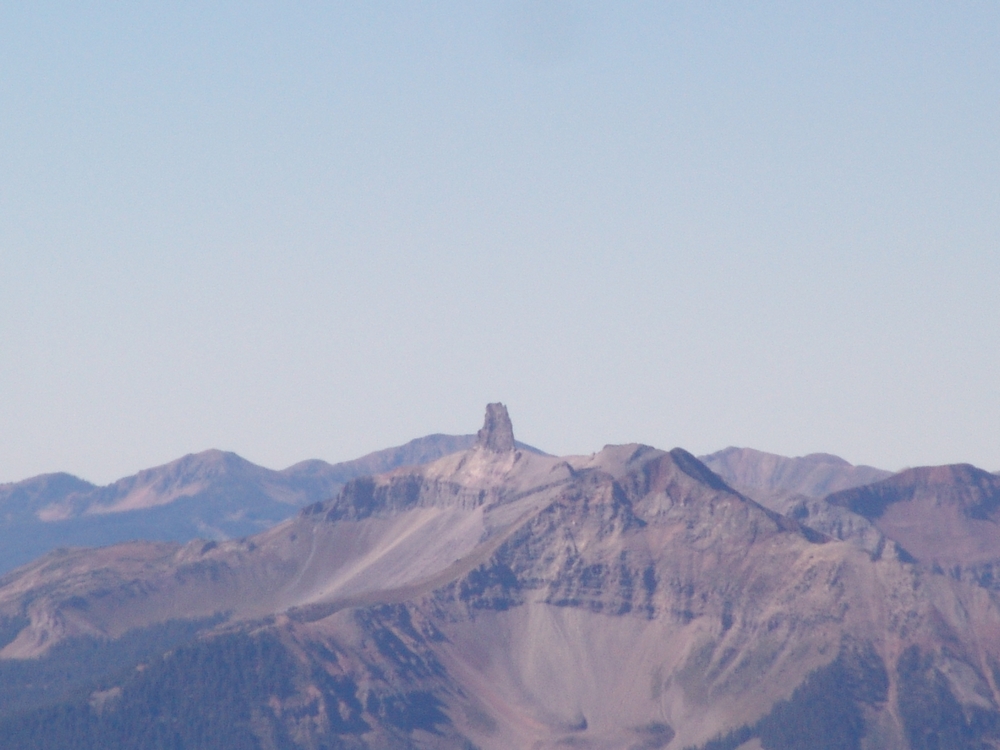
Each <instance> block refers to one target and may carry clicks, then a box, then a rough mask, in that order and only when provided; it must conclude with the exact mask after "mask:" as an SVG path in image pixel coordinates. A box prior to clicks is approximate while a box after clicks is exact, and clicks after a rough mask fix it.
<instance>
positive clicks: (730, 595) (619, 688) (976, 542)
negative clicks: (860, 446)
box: [0, 404, 1000, 750]
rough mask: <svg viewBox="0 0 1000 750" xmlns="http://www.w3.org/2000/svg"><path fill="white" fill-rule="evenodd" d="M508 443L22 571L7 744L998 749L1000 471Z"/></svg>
mask: <svg viewBox="0 0 1000 750" xmlns="http://www.w3.org/2000/svg"><path fill="white" fill-rule="evenodd" d="M513 435H514V433H513V428H512V426H511V422H510V418H509V415H508V413H507V410H506V409H505V408H504V407H503V406H502V405H500V404H491V405H489V406H488V408H487V414H486V420H485V423H484V426H483V429H482V430H480V431H479V433H478V435H476V436H475V437H474V438H473V439H472V440H471V441H470V442H469V444H468V445H467V446H465V447H463V448H462V449H460V450H458V451H456V452H450V451H449V452H447V453H446V454H445V453H444V452H442V453H443V454H442V455H441V456H440V457H437V458H435V459H434V460H428V461H424V462H419V463H416V462H415V463H414V464H412V465H409V466H400V467H397V468H390V469H389V470H387V471H381V472H375V473H373V474H372V475H366V476H361V475H358V476H355V477H353V478H351V479H350V480H349V481H347V482H346V483H345V484H344V485H343V486H342V487H341V488H340V489H339V491H337V492H336V494H335V495H332V496H331V497H329V498H324V499H320V500H319V501H316V502H312V503H311V504H308V505H305V507H303V508H302V510H301V511H300V512H298V514H297V515H295V516H294V517H293V518H289V519H288V520H285V521H283V522H281V523H279V524H277V525H275V526H273V527H272V528H269V529H267V530H264V531H262V532H261V533H258V534H256V535H253V536H249V537H246V538H242V539H230V540H209V541H206V540H193V541H189V542H186V543H184V544H180V543H176V542H164V541H143V542H139V541H134V542H130V543H127V544H121V545H117V546H112V547H105V548H102V549H93V550H88V549H68V550H65V549H64V550H58V551H55V552H52V553H50V554H48V555H45V556H44V557H41V558H40V559H38V560H35V561H34V562H32V563H30V564H27V565H24V566H22V567H20V568H18V569H17V570H15V571H13V572H11V573H8V574H7V575H6V576H4V577H3V578H2V579H0V647H2V648H0V746H2V747H4V748H29V747H30V748H98V747H100V748H102V749H104V748H109V749H112V750H114V749H116V748H123V749H124V748H137V749H138V748H143V749H144V750H145V749H147V748H213V749H218V750H227V749H228V748H234V749H235V748H240V749H241V750H242V749H243V748H251V749H252V748H260V749H261V750H270V749H271V748H281V749H282V750H285V749H287V750H292V749H293V748H309V749H310V750H311V749H313V748H331V749H332V748H351V749H355V750H363V749H366V748H390V749H392V748H400V749H402V748H427V749H428V750H430V749H432V748H442V749H444V748H448V749H451V748H454V749H455V750H472V749H473V748H478V749H479V750H494V749H495V750H500V749H504V750H506V749H507V748H539V749H543V748H552V749H555V748H566V747H575V748H607V749H609V750H610V749H611V748H615V749H617V748H622V749H628V750H640V749H647V750H648V749H655V748H667V749H668V750H675V749H676V750H682V749H685V750H762V749H763V750H807V749H808V750H874V749H875V748H880V749H882V748H884V749H886V750H930V749H932V748H934V749H936V750H942V749H943V748H956V749H958V750H965V749H968V750H973V748H974V749H975V750H981V749H982V748H990V747H1000V600H998V598H997V594H996V593H995V592H994V588H993V586H992V584H991V581H990V580H988V579H987V578H986V577H984V576H983V575H980V576H979V577H978V578H977V577H976V575H974V571H980V573H982V571H983V570H985V569H986V567H985V566H988V565H989V564H990V563H991V561H992V560H993V559H995V558H991V557H990V555H992V554H993V547H991V546H990V543H989V540H990V539H992V538H995V537H991V536H990V534H991V532H992V531H994V530H995V528H994V527H995V526H996V524H997V522H998V519H997V514H996V512H995V511H996V507H997V505H998V503H997V502H995V501H996V499H997V495H996V494H995V490H996V484H995V480H996V477H995V475H990V474H987V473H985V472H979V470H974V469H972V467H943V468H939V469H935V470H909V471H908V472H901V473H900V474H896V475H891V476H890V475H888V473H887V472H879V470H877V469H870V467H852V466H851V465H850V464H847V463H846V462H842V461H840V460H839V459H835V458H834V457H829V456H807V457H805V458H803V459H782V458H781V457H775V456H770V455H769V454H761V453H758V452H750V451H748V450H747V449H727V451H723V452H721V454H714V455H713V456H708V457H704V459H703V460H699V459H698V458H696V457H694V456H692V455H691V454H690V453H688V452H686V451H684V450H682V449H679V448H676V449H674V450H671V451H662V450H658V449H655V448H651V447H648V446H643V445H635V444H632V445H617V446H607V447H605V448H604V449H603V450H602V451H600V452H598V453H595V454H592V455H589V456H565V457H555V456H548V455H545V454H541V453H538V452H534V451H531V450H527V449H525V448H524V447H521V446H520V445H519V444H518V443H516V442H515V441H514V437H513ZM946 469H947V470H946ZM73 481H76V482H79V480H72V478H69V479H66V478H63V479H47V480H45V481H44V482H43V481H41V480H39V485H40V486H41V485H45V484H46V482H49V483H50V484H52V485H53V486H54V485H55V484H58V483H59V482H67V483H69V485H70V486H71V491H73V492H85V491H92V490H86V488H82V489H81V488H80V487H79V486H73V485H72V483H73ZM34 491H36V493H37V494H36V497H43V494H44V492H48V491H49V490H45V489H44V487H43V488H42V489H36V490H34ZM61 491H62V490H61V489H59V488H55V489H52V490H51V492H52V493H54V494H52V495H49V496H45V499H44V501H39V502H44V503H50V504H51V503H52V502H53V500H52V498H56V500H58V498H59V497H60V495H59V492H61ZM296 502H301V501H296ZM303 504H304V503H303ZM46 507H47V506H46ZM926 524H931V525H933V526H935V527H936V528H933V529H930V530H924V531H923V532H921V531H920V530H919V527H921V526H922V525H926ZM963 535H964V536H963ZM969 535H971V538H972V540H971V541H969V540H968V539H966V536H969ZM941 540H946V541H947V542H948V544H954V547H953V548H949V549H948V550H943V549H941V548H939V547H938V546H936V545H938V544H939V543H940V542H941ZM962 540H964V541H962ZM958 541H962V543H961V544H959V543H958Z"/></svg>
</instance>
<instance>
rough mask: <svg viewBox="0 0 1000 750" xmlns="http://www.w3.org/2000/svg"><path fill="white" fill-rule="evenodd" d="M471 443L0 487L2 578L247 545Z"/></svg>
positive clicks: (178, 464)
mask: <svg viewBox="0 0 1000 750" xmlns="http://www.w3.org/2000/svg"><path fill="white" fill-rule="evenodd" d="M475 439H476V436H475V435H441V434H435V435H428V436H426V437H422V438H417V439H416V440H411V441H410V442H408V443H406V444H405V445H400V446H397V447H394V448H387V449H385V450H380V451H376V452H374V453H369V454H368V455H366V456H362V457H361V458H358V459H354V460H353V461H345V462H342V463H338V464H328V463H326V462H325V461H320V460H315V459H314V460H309V461H302V462H300V463H297V464H295V465H293V466H289V467H288V468H287V469H284V470H282V471H274V470H271V469H266V468H264V467H262V466H257V465H256V464H253V463H251V462H250V461H247V460H246V459H243V458H240V457H239V456H238V455H236V454H235V453H230V452H224V451H219V450H208V451H203V452H202V453H193V454H189V455H187V456H183V457H182V458H179V459H177V460H176V461H171V462H170V463H168V464H164V465H163V466H157V467H154V468H151V469H145V470H144V471H140V472H139V473H138V474H135V475H133V476H130V477H125V478H123V479H119V480H118V481H116V482H113V483H112V484H109V485H106V486H103V487H98V486H96V485H93V484H91V483H90V482H87V481H84V480H82V479H79V478H78V477H75V476H72V475H70V474H66V473H56V474H43V475H41V476H37V477H33V478H31V479H26V480H24V481H21V482H15V483H10V484H0V573H3V572H6V571H8V570H12V569H13V568H15V567H17V566H18V565H21V564H23V563H26V562H28V561H30V560H33V559H35V558H36V557H38V556H40V555H42V554H44V553H46V552H49V551H51V550H53V549H56V548H59V547H98V546H104V545H108V544H114V543H117V542H125V541H130V540H133V539H150V540H158V541H179V542H186V541H189V540H191V539H196V538H207V539H217V540H222V539H232V538H239V537H243V536H249V535H251V534H255V533H258V532H260V531H263V530H264V529H267V528H270V527H271V526H273V525H274V524H276V523H278V522H280V521H284V520H285V519H287V518H290V517H292V516H294V515H295V514H296V513H297V512H298V511H299V509H300V508H302V507H304V506H306V505H309V504H311V503H315V502H318V501H320V500H326V499H329V498H331V497H333V496H334V495H336V494H337V492H338V491H339V490H340V488H341V487H343V486H344V484H345V483H347V482H348V481H350V480H352V479H355V478H356V477H359V476H365V475H369V474H379V473H381V472H385V471H389V470H390V469H395V468H397V467H399V466H413V465H417V464H423V463H427V462H429V461H433V460H434V459H437V458H440V457H441V456H445V455H448V454H449V453H454V452H456V451H460V450H465V449H467V448H470V447H471V446H472V445H473V444H474V443H475ZM519 447H521V448H522V449H523V450H528V451H535V450H537V449H535V448H532V447H531V446H527V445H522V444H519Z"/></svg>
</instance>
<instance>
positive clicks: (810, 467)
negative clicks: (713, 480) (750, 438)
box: [701, 447, 890, 502]
mask: <svg viewBox="0 0 1000 750" xmlns="http://www.w3.org/2000/svg"><path fill="white" fill-rule="evenodd" d="M701 460H702V461H703V462H704V463H705V464H706V465H707V466H708V467H709V468H710V469H711V470H712V471H714V472H716V473H717V474H718V475H719V476H721V477H722V478H723V479H724V480H725V481H726V482H728V483H729V484H730V485H732V486H734V487H737V488H739V489H740V490H741V491H749V492H750V494H751V496H752V497H753V498H754V499H755V500H759V501H761V502H764V501H765V500H766V499H768V496H774V497H777V496H781V495H784V494H800V495H806V496H809V497H823V496H825V495H827V494H829V493H831V492H837V491H839V490H845V489H848V488H851V487H858V486H860V485H864V484H869V483H871V482H877V481H879V480H880V479H884V478H886V477H888V476H889V475H890V472H888V471H884V470H882V469H876V468H874V467H872V466H854V465H852V464H850V463H848V462H847V461H845V460H844V459H842V458H840V457H838V456H833V455H830V454H828V453H812V454H809V455H808V456H801V457H797V458H789V457H786V456H779V455H776V454H774V453H766V452H764V451H758V450H754V449H752V448H733V447H730V448H726V449H724V450H721V451H718V452H717V453H713V454H711V455H709V456H701ZM758 495H759V497H758Z"/></svg>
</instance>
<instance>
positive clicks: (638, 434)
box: [0, 0, 1000, 482]
mask: <svg viewBox="0 0 1000 750" xmlns="http://www.w3.org/2000/svg"><path fill="white" fill-rule="evenodd" d="M205 6H208V7H205ZM998 289H1000V4H997V3H995V2H967V3H943V2H938V3H921V2H916V3H914V2H907V3H904V2H864V3H861V2H842V3H812V2H787V3H766V4H757V7H752V6H751V5H750V4H746V3H728V2H727V3H720V2H655V3H654V2H632V3H613V4H612V3H593V2H564V1H559V0H546V1H541V2H522V1H502V2H497V3H468V2H427V3H418V2H407V3H394V2H382V3H333V2H301V3H295V4H291V3H277V2H239V3H235V2H219V3H193V2H185V3H172V2H167V3H145V2H140V3H109V2H105V3H102V2H86V1H84V2H74V3H68V2H46V1H45V0H40V1H39V2H33V3H4V4H2V5H0V482H5V481H15V480H19V479H23V478H25V477H28V476H32V475H35V474H39V473H42V472H49V471H60V470H61V471H69V472H71V473H74V474H77V475H79V476H81V477H84V478H86V479H89V480H90V481H94V482H108V481H111V480H113V479H115V478H117V477H120V476H124V475H127V474H131V473H134V472H135V471H137V470H139V469H142V468H146V467H149V466H152V465H156V464H161V463H164V462H166V461H169V460H172V459H174V458H177V457H178V456H180V455H182V454H185V453H189V452H194V451H199V450H204V449H206V448H211V447H215V448H222V449H226V450H233V451H236V452H237V453H239V454H240V455H242V456H244V457H246V458H248V459H250V460H252V461H255V462H257V463H260V464H263V465H265V466H270V467H272V468H282V467H284V466H287V465H290V464H292V463H294V462H296V461H299V460H302V459H306V458H322V459H325V460H328V461H338V460H344V459H349V458H353V457H356V456H359V455H362V454H364V453H366V452H368V451H371V450H375V449H378V448H384V447H387V446H390V445H395V444H399V443H402V442H405V441H406V440H409V439H411V438H414V437H418V436H420V435H424V434H428V433H432V432H451V433H466V432H474V431H475V430H476V429H477V428H478V427H479V426H480V424H481V420H482V415H483V408H484V406H485V404H486V402H488V401H494V400H501V401H503V402H504V403H506V404H507V406H508V407H509V409H510V413H511V417H512V419H513V422H514V429H515V433H516V435H517V437H518V438H519V439H521V440H524V441H526V442H529V443H532V444H534V445H537V446H538V447H540V448H543V449H545V450H547V451H549V452H553V453H562V454H565V453H589V452H592V451H594V450H598V449H600V448H601V447H602V446H603V445H604V444H607V443H620V442H633V441H635V442H645V443H649V444H652V445H655V446H657V447H661V448H672V447H674V446H677V445H680V446H683V447H685V448H687V449H688V450H690V451H692V452H695V453H707V452H711V451H714V450H718V449H721V448H724V447H726V446H728V445H740V446H751V447H754V448H758V449H761V450H767V451H773V452H776V453H781V454H784V455H802V454H806V453H811V452H818V451H823V452H829V453H835V454H838V455H841V456H843V457H844V458H846V459H847V460H849V461H851V462H853V463H866V464H871V465H875V466H880V467H883V468H887V469H898V468H902V467H904V466H913V465H921V464H940V463H951V462H959V461H967V462H970V463H974V464H976V465H979V466H981V467H983V468H986V469H989V470H997V469H1000V305H998Z"/></svg>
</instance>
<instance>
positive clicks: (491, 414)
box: [476, 402, 514, 453]
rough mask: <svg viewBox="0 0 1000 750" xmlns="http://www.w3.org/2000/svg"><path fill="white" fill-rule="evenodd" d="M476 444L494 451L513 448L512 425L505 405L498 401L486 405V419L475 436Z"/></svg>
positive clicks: (504, 451)
mask: <svg viewBox="0 0 1000 750" xmlns="http://www.w3.org/2000/svg"><path fill="white" fill-rule="evenodd" d="M476 445H477V446H479V447H480V448H483V449H485V450H488V451H493V452H494V453H508V452H510V451H512V450H514V426H513V425H512V424H511V423H510V415H509V414H508V413H507V407H506V406H504V405H503V404H501V403H499V402H497V403H495V404H487V405H486V420H485V421H484V422H483V428H482V429H481V430H480V431H479V433H478V434H477V436H476Z"/></svg>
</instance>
